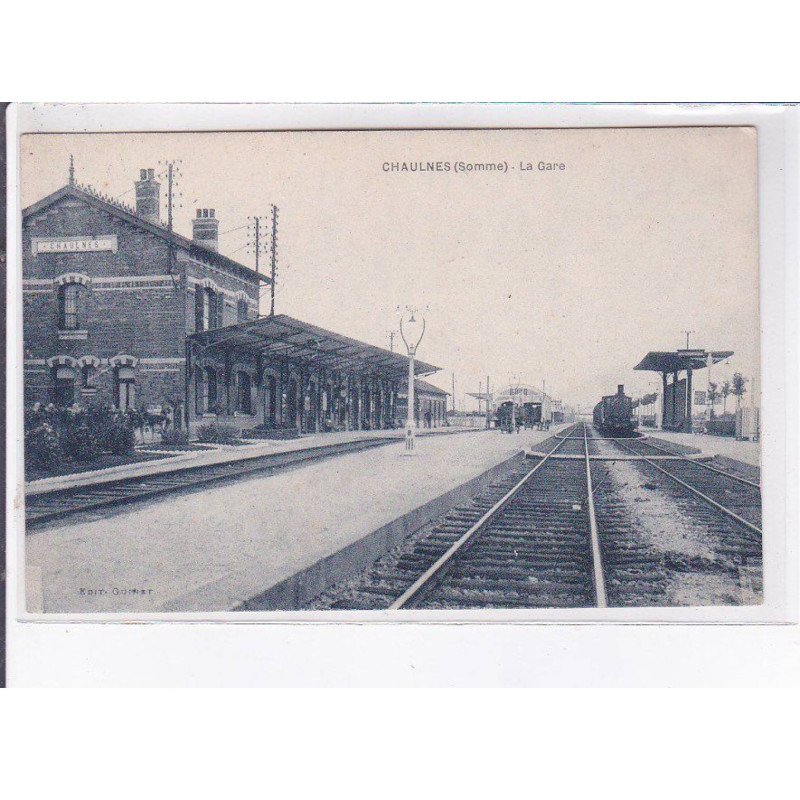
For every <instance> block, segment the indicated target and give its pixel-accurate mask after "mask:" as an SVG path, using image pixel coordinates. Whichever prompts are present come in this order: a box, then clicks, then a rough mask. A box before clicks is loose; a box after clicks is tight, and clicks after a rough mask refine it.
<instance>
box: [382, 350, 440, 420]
mask: <svg viewBox="0 0 800 800" xmlns="http://www.w3.org/2000/svg"><path fill="white" fill-rule="evenodd" d="M415 363H416V362H415ZM448 397H450V393H449V392H446V391H444V389H440V388H439V387H438V386H434V385H433V384H432V383H428V381H424V380H421V379H419V378H417V380H416V381H415V382H414V419H415V420H416V423H417V427H418V428H439V427H441V426H443V425H447V398H448ZM407 414H408V378H406V379H405V380H404V381H402V383H401V386H400V389H399V391H398V395H397V410H396V414H395V425H396V426H397V427H399V428H402V427H403V426H405V424H406V420H407V419H408V417H407Z"/></svg>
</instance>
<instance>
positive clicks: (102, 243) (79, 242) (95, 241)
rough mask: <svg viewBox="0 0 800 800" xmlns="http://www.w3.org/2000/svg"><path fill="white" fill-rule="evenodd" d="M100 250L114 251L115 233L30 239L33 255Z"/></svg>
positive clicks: (115, 243)
mask: <svg viewBox="0 0 800 800" xmlns="http://www.w3.org/2000/svg"><path fill="white" fill-rule="evenodd" d="M101 250H109V251H111V252H112V253H116V252H117V237H116V235H111V236H90V237H86V238H81V237H78V236H67V237H65V238H62V239H55V238H49V237H48V238H45V237H34V238H33V239H31V251H32V252H33V255H35V256H36V255H38V254H39V253H93V252H98V251H101Z"/></svg>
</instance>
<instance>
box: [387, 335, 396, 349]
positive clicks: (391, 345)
mask: <svg viewBox="0 0 800 800" xmlns="http://www.w3.org/2000/svg"><path fill="white" fill-rule="evenodd" d="M396 333H397V331H386V335H387V336H388V337H389V352H390V353H394V337H395V334H396Z"/></svg>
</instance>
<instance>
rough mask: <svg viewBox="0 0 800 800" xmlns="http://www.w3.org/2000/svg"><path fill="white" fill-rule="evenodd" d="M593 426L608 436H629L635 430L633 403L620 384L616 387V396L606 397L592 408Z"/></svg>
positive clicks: (635, 421)
mask: <svg viewBox="0 0 800 800" xmlns="http://www.w3.org/2000/svg"><path fill="white" fill-rule="evenodd" d="M594 425H595V427H596V428H597V429H598V430H599V431H600V433H603V434H607V435H608V436H629V435H630V434H632V433H633V432H634V431H635V430H636V426H637V420H636V418H635V417H634V416H633V401H632V400H631V398H630V397H628V396H627V395H626V394H625V387H624V386H623V385H622V384H619V386H617V393H616V394H609V395H606V396H605V397H604V398H603V399H602V400H601V401H600V402H599V403H598V404H597V405H596V406H595V407H594Z"/></svg>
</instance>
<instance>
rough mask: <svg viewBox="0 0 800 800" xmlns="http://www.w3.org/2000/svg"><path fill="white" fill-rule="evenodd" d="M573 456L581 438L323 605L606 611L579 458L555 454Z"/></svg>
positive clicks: (584, 465) (586, 474)
mask: <svg viewBox="0 0 800 800" xmlns="http://www.w3.org/2000/svg"><path fill="white" fill-rule="evenodd" d="M578 429H579V426H574V428H573V429H572V431H575V430H578ZM579 445H580V447H579ZM580 449H583V450H584V452H585V450H586V444H585V440H582V441H580V442H576V441H574V440H569V439H562V440H560V441H558V442H557V444H556V445H555V446H554V447H553V448H552V450H550V452H549V453H548V454H546V455H545V456H544V457H543V458H541V459H538V460H537V462H536V463H535V464H534V465H533V466H532V467H531V466H527V467H524V468H521V469H518V470H517V471H516V472H515V473H514V474H512V475H511V476H509V478H507V479H506V480H504V481H502V482H500V483H497V484H495V485H493V486H491V487H490V488H489V489H488V490H487V491H486V492H485V493H483V494H482V495H481V496H479V497H478V498H476V500H475V501H473V503H472V504H470V505H469V506H465V507H459V508H456V509H453V510H451V511H450V512H449V513H448V514H447V515H446V517H445V518H444V520H442V522H441V523H439V524H438V525H436V526H435V527H434V528H433V530H432V531H430V532H429V533H427V534H426V535H425V536H423V537H421V538H419V539H418V540H417V541H415V542H413V543H412V544H411V545H410V547H408V548H407V549H405V550H404V552H402V553H401V554H400V555H399V557H398V558H396V559H388V560H386V559H385V560H379V561H378V562H376V564H374V565H373V567H372V569H371V570H370V572H369V574H368V575H367V576H365V578H364V579H363V580H361V581H359V583H358V585H357V586H355V587H350V588H349V590H348V591H347V596H346V597H344V598H342V599H341V600H340V601H334V603H333V604H332V607H335V608H380V607H384V608H385V607H389V608H492V607H498V608H510V607H517V608H531V607H553V606H557V607H563V608H575V607H589V606H603V605H605V602H606V600H605V587H604V585H603V570H602V565H601V564H600V549H599V541H598V539H597V530H596V524H595V521H594V517H593V513H592V512H591V511H590V509H591V503H592V499H591V483H590V481H591V474H590V471H589V470H588V460H586V461H581V460H579V459H558V458H556V457H555V456H556V455H557V454H559V453H560V454H566V455H573V454H576V453H577V452H578V451H579V450H580Z"/></svg>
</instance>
